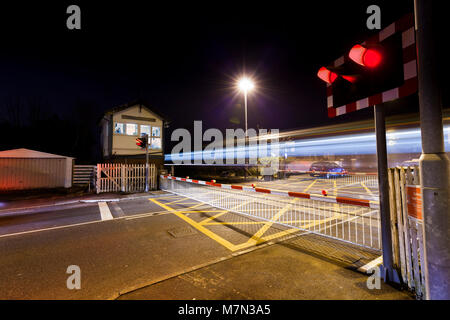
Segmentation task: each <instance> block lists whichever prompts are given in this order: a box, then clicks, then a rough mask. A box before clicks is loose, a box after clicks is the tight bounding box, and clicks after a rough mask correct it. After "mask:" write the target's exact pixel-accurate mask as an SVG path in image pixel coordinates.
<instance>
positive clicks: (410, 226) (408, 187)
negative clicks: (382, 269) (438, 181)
mask: <svg viewBox="0 0 450 320" xmlns="http://www.w3.org/2000/svg"><path fill="white" fill-rule="evenodd" d="M419 184H420V180H419V167H408V168H400V167H397V168H391V169H389V187H390V192H389V196H390V209H391V226H392V241H393V249H394V250H393V255H394V257H393V261H394V265H395V266H396V267H397V269H399V270H400V271H401V277H402V281H403V283H404V284H407V286H408V288H409V289H410V290H413V291H415V293H416V295H417V296H418V298H425V297H426V292H425V274H424V270H423V261H424V258H425V257H424V243H423V218H422V195H421V190H420V187H419Z"/></svg>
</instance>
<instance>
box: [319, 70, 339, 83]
mask: <svg viewBox="0 0 450 320" xmlns="http://www.w3.org/2000/svg"><path fill="white" fill-rule="evenodd" d="M317 76H318V77H319V78H320V79H322V80H323V81H325V82H326V83H329V84H332V83H333V82H334V81H335V80H336V79H337V78H338V75H337V74H336V73H334V72H333V71H330V70H328V69H327V68H325V67H322V68H320V69H319V72H317Z"/></svg>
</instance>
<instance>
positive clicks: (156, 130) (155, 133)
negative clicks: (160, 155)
mask: <svg viewBox="0 0 450 320" xmlns="http://www.w3.org/2000/svg"><path fill="white" fill-rule="evenodd" d="M160 136H161V127H152V137H160Z"/></svg>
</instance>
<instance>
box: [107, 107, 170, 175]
mask: <svg viewBox="0 0 450 320" xmlns="http://www.w3.org/2000/svg"><path fill="white" fill-rule="evenodd" d="M164 125H165V119H164V117H163V116H162V115H161V114H159V113H158V112H157V111H155V110H154V109H152V108H150V107H149V106H148V104H147V103H144V102H142V101H135V102H131V103H128V104H124V105H121V106H118V107H116V108H113V109H111V110H108V111H107V112H105V114H104V115H103V118H102V119H101V120H100V127H101V138H100V143H101V149H102V156H103V159H104V160H105V161H106V162H116V163H130V164H132V163H145V149H142V148H140V147H139V146H137V145H136V139H137V138H139V137H141V136H142V135H144V134H147V135H148V137H149V138H148V144H149V148H148V149H149V159H150V163H155V164H157V165H158V166H160V165H162V164H163V163H164Z"/></svg>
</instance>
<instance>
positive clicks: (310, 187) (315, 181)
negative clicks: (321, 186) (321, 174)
mask: <svg viewBox="0 0 450 320" xmlns="http://www.w3.org/2000/svg"><path fill="white" fill-rule="evenodd" d="M316 182H317V179H315V180H314V181H313V182H312V183H311V184H310V185H309V186H308V187H307V188H306V189H305V190H303V192H306V191H308V190H309V188H311V187H312V186H313V185H314V184H315V183H316Z"/></svg>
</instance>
